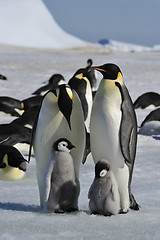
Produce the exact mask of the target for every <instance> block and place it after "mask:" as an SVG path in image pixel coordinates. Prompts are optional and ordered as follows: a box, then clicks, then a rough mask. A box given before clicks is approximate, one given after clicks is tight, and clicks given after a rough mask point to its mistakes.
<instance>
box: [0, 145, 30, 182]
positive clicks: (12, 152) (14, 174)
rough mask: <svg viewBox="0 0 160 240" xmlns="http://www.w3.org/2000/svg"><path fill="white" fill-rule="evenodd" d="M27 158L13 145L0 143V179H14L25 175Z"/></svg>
mask: <svg viewBox="0 0 160 240" xmlns="http://www.w3.org/2000/svg"><path fill="white" fill-rule="evenodd" d="M26 167H27V160H26V159H24V157H23V156H22V154H21V153H20V152H19V151H18V150H17V149H16V148H15V147H13V146H8V145H0V180H5V181H16V180H20V179H22V178H23V177H24V176H25V172H26Z"/></svg>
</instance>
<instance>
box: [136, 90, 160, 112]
mask: <svg viewBox="0 0 160 240" xmlns="http://www.w3.org/2000/svg"><path fill="white" fill-rule="evenodd" d="M151 106H153V107H159V106H160V95H159V94H158V93H156V92H147V93H144V94H142V95H141V96H139V97H138V98H137V100H136V101H135V102H134V108H135V109H137V108H142V109H144V108H148V107H151Z"/></svg>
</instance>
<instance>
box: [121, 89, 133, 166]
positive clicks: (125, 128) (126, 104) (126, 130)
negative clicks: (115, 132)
mask: <svg viewBox="0 0 160 240" xmlns="http://www.w3.org/2000/svg"><path fill="white" fill-rule="evenodd" d="M121 93H122V98H123V99H122V104H121V110H122V120H121V126H120V144H121V150H122V154H123V156H124V158H125V160H126V162H127V163H128V164H129V165H131V166H132V165H133V164H134V159H135V153H136V145H137V120H136V115H135V111H134V109H133V103H132V100H131V98H130V96H129V93H128V90H127V88H126V87H125V86H124V85H123V86H121ZM124 96H125V97H124Z"/></svg>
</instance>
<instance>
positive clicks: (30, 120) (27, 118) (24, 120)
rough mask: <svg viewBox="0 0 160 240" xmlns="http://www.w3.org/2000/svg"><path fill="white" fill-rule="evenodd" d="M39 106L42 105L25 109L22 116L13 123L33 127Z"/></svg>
mask: <svg viewBox="0 0 160 240" xmlns="http://www.w3.org/2000/svg"><path fill="white" fill-rule="evenodd" d="M39 107H40V106H33V107H29V108H27V110H26V111H24V113H23V114H22V115H21V116H19V117H18V118H16V119H15V120H13V121H12V123H15V124H18V125H22V126H26V127H29V128H32V127H33V125H34V122H35V119H36V116H37V114H38V112H39Z"/></svg>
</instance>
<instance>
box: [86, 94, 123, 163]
mask: <svg viewBox="0 0 160 240" xmlns="http://www.w3.org/2000/svg"><path fill="white" fill-rule="evenodd" d="M106 95H107V96H105V97H101V96H103V93H102V94H98V93H97V96H96V97H95V102H94V104H93V109H92V114H91V126H90V128H91V133H90V134H91V152H92V155H93V159H94V161H95V163H97V162H98V161H99V160H100V159H107V160H108V161H109V162H110V163H111V166H112V167H113V166H116V167H123V166H124V158H123V156H122V153H121V149H120V141H119V129H120V123H121V117H122V113H121V111H120V100H119V101H115V102H113V99H114V97H113V96H112V98H110V96H109V95H110V94H109V93H108V94H106ZM116 97H117V96H116ZM116 97H115V98H116ZM118 97H120V96H118ZM117 102H118V103H117Z"/></svg>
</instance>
